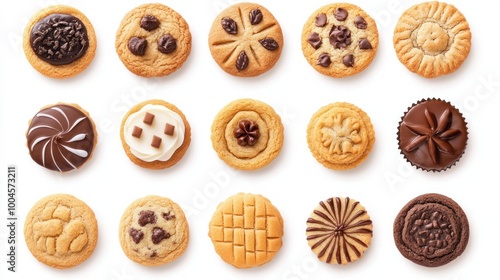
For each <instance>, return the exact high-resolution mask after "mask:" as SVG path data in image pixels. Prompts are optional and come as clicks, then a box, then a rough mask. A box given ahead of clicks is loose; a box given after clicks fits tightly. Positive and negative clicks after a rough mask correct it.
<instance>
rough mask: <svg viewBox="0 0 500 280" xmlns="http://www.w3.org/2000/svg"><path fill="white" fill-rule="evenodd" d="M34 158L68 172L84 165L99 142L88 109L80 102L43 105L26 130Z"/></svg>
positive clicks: (41, 164)
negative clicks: (81, 105)
mask: <svg viewBox="0 0 500 280" xmlns="http://www.w3.org/2000/svg"><path fill="white" fill-rule="evenodd" d="M26 140H27V146H28V149H29V153H30V156H31V158H32V159H33V160H34V161H35V162H36V163H37V164H39V165H40V166H43V167H45V168H47V169H49V170H53V171H58V172H67V171H71V170H75V169H78V168H80V167H81V166H83V165H84V164H85V163H86V162H87V161H88V160H89V159H90V158H91V157H92V154H93V151H94V149H95V146H96V144H97V130H96V127H95V124H94V121H93V120H92V119H91V118H90V115H89V113H88V112H86V111H85V110H83V109H82V108H81V107H80V106H78V105H76V104H65V103H58V104H54V105H49V106H47V107H44V108H42V109H41V110H40V111H39V112H38V113H37V114H36V115H35V116H34V117H33V118H32V119H31V120H30V122H29V127H28V130H27V131H26Z"/></svg>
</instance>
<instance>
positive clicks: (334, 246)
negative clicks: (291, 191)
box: [306, 197, 373, 265]
mask: <svg viewBox="0 0 500 280" xmlns="http://www.w3.org/2000/svg"><path fill="white" fill-rule="evenodd" d="M306 224H307V229H306V236H307V243H308V244H309V247H311V250H312V251H313V252H314V253H315V254H316V255H317V256H318V259H319V260H320V261H323V262H326V263H329V264H343V265H344V264H348V263H351V262H354V261H356V260H358V259H360V258H362V257H363V253H364V251H366V249H368V247H369V246H370V243H371V240H372V236H373V231H372V229H373V224H372V221H371V220H370V216H369V215H368V213H367V212H366V209H365V208H364V207H363V206H362V205H361V204H360V203H359V202H358V201H356V200H354V199H350V198H349V197H346V198H344V197H332V198H328V199H327V200H324V201H320V203H319V205H318V206H317V207H316V208H315V209H314V211H313V212H312V213H311V216H310V217H309V218H308V219H307V223H306Z"/></svg>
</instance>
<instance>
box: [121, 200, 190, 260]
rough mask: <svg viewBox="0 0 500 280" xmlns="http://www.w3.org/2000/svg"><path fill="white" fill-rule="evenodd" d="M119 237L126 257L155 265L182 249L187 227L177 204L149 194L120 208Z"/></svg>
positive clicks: (186, 235)
mask: <svg viewBox="0 0 500 280" xmlns="http://www.w3.org/2000/svg"><path fill="white" fill-rule="evenodd" d="M119 237H120V245H121V247H122V249H123V252H124V253H125V255H127V257H128V258H129V259H130V260H132V261H134V262H136V263H139V264H142V265H145V266H159V265H163V264H166V263H169V262H171V261H173V260H175V259H177V258H178V257H180V256H181V255H182V253H184V251H186V248H187V246H188V243H189V226H188V222H187V219H186V216H185V215H184V212H183V211H182V209H181V208H180V207H179V205H177V203H175V202H174V201H172V200H170V199H169V198H166V197H161V196H156V195H149V196H145V197H142V198H139V199H137V200H135V201H134V202H133V203H132V204H130V205H129V206H128V207H127V209H126V210H125V211H124V213H123V215H122V218H121V221H120V227H119Z"/></svg>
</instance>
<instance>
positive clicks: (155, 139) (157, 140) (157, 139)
mask: <svg viewBox="0 0 500 280" xmlns="http://www.w3.org/2000/svg"><path fill="white" fill-rule="evenodd" d="M151 146H152V147H153V148H157V149H158V148H160V146H161V138H160V137H158V136H156V135H154V136H153V139H152V140H151Z"/></svg>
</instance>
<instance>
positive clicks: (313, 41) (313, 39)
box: [307, 32, 322, 49]
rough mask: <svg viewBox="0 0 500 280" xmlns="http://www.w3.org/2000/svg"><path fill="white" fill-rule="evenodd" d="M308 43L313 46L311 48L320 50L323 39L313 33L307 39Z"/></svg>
mask: <svg viewBox="0 0 500 280" xmlns="http://www.w3.org/2000/svg"><path fill="white" fill-rule="evenodd" d="M307 41H308V42H309V44H310V45H311V47H313V48H315V49H319V47H320V46H321V44H322V41H321V37H320V36H319V34H318V33H316V32H313V33H311V34H310V35H309V37H308V38H307Z"/></svg>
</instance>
